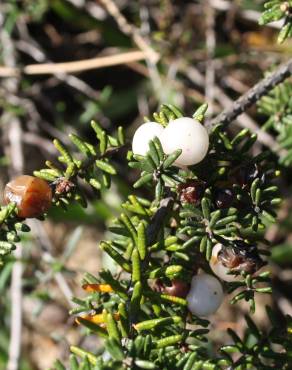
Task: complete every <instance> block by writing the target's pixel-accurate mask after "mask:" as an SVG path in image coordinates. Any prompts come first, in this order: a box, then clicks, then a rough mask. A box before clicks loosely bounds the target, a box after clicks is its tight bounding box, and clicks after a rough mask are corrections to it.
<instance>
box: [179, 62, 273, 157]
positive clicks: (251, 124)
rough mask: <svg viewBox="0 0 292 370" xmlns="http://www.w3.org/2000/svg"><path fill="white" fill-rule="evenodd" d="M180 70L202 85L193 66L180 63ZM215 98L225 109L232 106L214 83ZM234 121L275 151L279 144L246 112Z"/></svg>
mask: <svg viewBox="0 0 292 370" xmlns="http://www.w3.org/2000/svg"><path fill="white" fill-rule="evenodd" d="M180 70H181V72H183V73H184V74H185V75H186V76H187V77H188V78H189V79H190V81H192V82H193V83H194V84H196V85H199V86H201V87H203V86H204V83H205V79H204V76H203V75H202V74H201V73H200V72H199V71H198V70H197V69H196V68H195V67H191V66H186V65H184V64H182V65H181V66H180ZM214 89H215V99H216V100H217V101H218V102H219V103H220V105H221V106H222V107H223V108H224V109H225V110H229V109H231V108H232V106H233V101H232V99H231V98H230V97H229V96H227V95H226V94H225V92H224V91H223V89H221V88H220V87H219V86H217V85H215V86H214ZM236 123H237V124H238V125H239V126H240V127H243V128H248V129H250V130H251V131H252V132H254V133H256V134H257V135H258V141H259V142H260V143H262V144H264V145H266V146H269V147H270V148H271V150H273V151H277V150H278V149H279V146H278V144H277V142H276V141H275V139H274V138H273V137H272V136H271V135H270V134H269V133H267V132H265V131H263V130H261V128H260V127H259V126H258V125H257V124H256V122H255V121H254V120H253V119H252V118H251V117H250V116H249V115H247V114H246V113H243V114H242V115H241V116H239V117H237V120H236Z"/></svg>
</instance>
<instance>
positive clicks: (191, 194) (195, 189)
mask: <svg viewBox="0 0 292 370" xmlns="http://www.w3.org/2000/svg"><path fill="white" fill-rule="evenodd" d="M205 187H206V184H205V182H204V181H200V180H187V182H185V183H183V184H179V185H178V192H179V199H180V201H181V202H182V203H189V204H198V203H199V202H200V200H201V198H202V196H203V194H204V190H205Z"/></svg>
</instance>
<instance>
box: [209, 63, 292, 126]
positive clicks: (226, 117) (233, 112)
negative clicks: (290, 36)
mask: <svg viewBox="0 0 292 370" xmlns="http://www.w3.org/2000/svg"><path fill="white" fill-rule="evenodd" d="M291 75H292V59H290V60H289V61H288V62H287V63H285V64H283V65H282V66H280V67H279V68H278V69H277V70H276V71H275V72H273V73H272V74H270V75H269V76H268V77H266V78H265V79H263V80H262V81H260V82H259V83H257V84H256V85H255V86H254V87H252V88H251V89H250V90H249V91H247V92H246V93H245V94H244V95H242V96H241V97H240V98H239V99H237V100H236V101H235V102H234V103H233V105H232V107H231V108H229V109H226V110H224V111H223V112H222V113H221V114H219V115H218V116H217V117H215V118H214V119H213V120H212V121H211V125H212V126H213V125H216V124H217V123H221V124H223V125H228V124H229V123H231V122H232V121H233V120H235V118H237V117H238V116H240V115H241V114H242V113H243V112H245V111H246V110H247V109H248V108H249V107H251V106H252V105H253V104H254V103H256V102H257V101H258V100H259V99H260V98H261V97H262V96H263V95H265V94H267V93H268V92H269V91H271V90H272V89H273V88H274V87H275V86H277V85H278V84H280V83H281V82H283V81H284V80H285V79H286V78H288V77H289V76H291Z"/></svg>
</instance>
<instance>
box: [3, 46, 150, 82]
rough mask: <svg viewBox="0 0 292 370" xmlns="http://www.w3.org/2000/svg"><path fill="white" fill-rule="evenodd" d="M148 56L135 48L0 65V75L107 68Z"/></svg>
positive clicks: (70, 71) (41, 73)
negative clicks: (72, 58)
mask: <svg viewBox="0 0 292 370" xmlns="http://www.w3.org/2000/svg"><path fill="white" fill-rule="evenodd" d="M146 58H147V55H146V54H145V52H144V51H140V50H134V51H128V52H126V53H119V54H116V55H108V56H104V57H97V58H92V59H83V60H78V61H76V62H64V63H43V64H29V65H27V66H25V67H24V68H23V69H22V70H20V69H19V68H13V67H9V66H7V67H6V66H0V77H18V76H20V75H21V73H23V74H26V75H43V74H58V73H76V72H82V71H88V70H90V69H98V68H105V67H110V66H114V65H119V64H127V63H131V62H137V61H139V60H144V59H146Z"/></svg>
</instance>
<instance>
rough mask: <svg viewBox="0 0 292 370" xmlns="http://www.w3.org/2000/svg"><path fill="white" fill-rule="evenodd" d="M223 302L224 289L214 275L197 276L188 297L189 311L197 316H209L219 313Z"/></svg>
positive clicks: (193, 280)
mask: <svg viewBox="0 0 292 370" xmlns="http://www.w3.org/2000/svg"><path fill="white" fill-rule="evenodd" d="M222 301H223V289H222V285H221V284H220V282H219V281H218V280H217V279H216V278H214V276H212V275H208V274H201V275H196V276H194V277H193V279H192V283H191V289H190V291H189V294H188V295H187V302H188V309H189V310H190V311H191V312H192V313H193V314H194V315H196V316H208V315H211V314H213V313H214V312H216V311H217V309H218V308H219V306H220V305H221V303H222Z"/></svg>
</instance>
